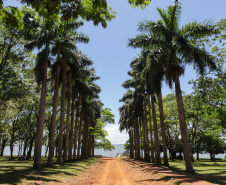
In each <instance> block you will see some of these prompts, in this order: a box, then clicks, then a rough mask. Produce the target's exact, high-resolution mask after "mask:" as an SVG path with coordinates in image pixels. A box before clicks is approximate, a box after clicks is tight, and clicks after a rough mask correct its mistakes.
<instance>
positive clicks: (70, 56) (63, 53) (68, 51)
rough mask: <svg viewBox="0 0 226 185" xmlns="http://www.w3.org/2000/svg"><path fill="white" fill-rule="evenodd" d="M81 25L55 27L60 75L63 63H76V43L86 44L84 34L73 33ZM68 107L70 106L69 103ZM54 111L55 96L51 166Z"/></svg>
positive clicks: (55, 107) (86, 40)
mask: <svg viewBox="0 0 226 185" xmlns="http://www.w3.org/2000/svg"><path fill="white" fill-rule="evenodd" d="M82 25H83V22H81V21H67V22H64V21H61V22H59V23H58V25H57V27H56V28H55V38H54V40H53V48H52V55H57V59H58V60H57V62H58V63H59V64H58V65H57V66H58V67H61V70H63V73H62V74H64V73H65V71H64V70H65V66H64V65H66V63H65V61H66V62H68V60H73V61H75V63H76V62H77V59H76V55H75V54H74V51H75V50H76V49H77V47H76V43H77V42H82V43H87V42H88V41H89V38H88V37H87V36H85V35H84V34H78V33H77V32H76V31H75V29H78V28H79V27H80V26H82ZM63 61H64V62H63ZM77 65H78V64H77ZM59 74H60V73H57V74H56V76H55V78H56V79H57V78H59ZM64 81H65V79H64V78H63V79H62V82H64ZM62 84H63V83H62ZM56 91H57V92H58V89H55V93H57V92H56ZM62 92H63V93H64V92H65V90H64V89H62ZM55 93H54V96H55ZM61 97H62V98H63V99H64V98H65V95H62V94H61ZM62 101H65V100H62ZM68 106H70V101H69V105H68ZM63 109H64V108H63ZM63 109H61V111H62V112H61V117H62V119H61V129H63V127H62V125H63V122H64V121H63V120H64V119H63ZM68 110H69V109H68ZM56 111H57V94H56V97H55V98H54V107H53V116H52V124H51V130H50V149H49V157H48V164H49V165H52V160H53V152H54V137H55V127H56ZM68 121H69V119H68ZM67 134H68V132H67ZM59 139H62V130H61V131H60V137H59ZM58 144H59V145H62V144H61V141H59V142H58ZM66 145H67V144H66ZM66 147H67V146H66ZM59 149H60V150H59V152H61V147H59ZM66 154H67V153H65V155H66ZM58 157H59V155H58ZM58 162H59V163H60V162H61V160H60V159H59V158H58Z"/></svg>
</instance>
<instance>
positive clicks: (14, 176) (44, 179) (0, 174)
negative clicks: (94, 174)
mask: <svg viewBox="0 0 226 185" xmlns="http://www.w3.org/2000/svg"><path fill="white" fill-rule="evenodd" d="M97 160H98V159H97V158H90V159H85V160H76V161H67V162H64V163H62V164H60V165H59V164H56V163H55V164H54V166H53V167H49V166H47V165H46V161H47V158H45V157H43V158H42V162H43V167H42V168H39V169H35V168H33V161H32V160H26V161H19V160H18V159H17V158H16V159H15V161H9V157H0V184H13V185H14V184H23V183H24V184H27V183H34V182H36V183H37V181H38V183H40V184H45V183H48V182H65V181H66V179H67V178H70V177H73V176H77V175H78V174H79V173H81V172H82V171H84V170H86V169H88V168H89V167H90V166H91V165H92V164H93V163H95V162H97ZM55 161H56V159H55Z"/></svg>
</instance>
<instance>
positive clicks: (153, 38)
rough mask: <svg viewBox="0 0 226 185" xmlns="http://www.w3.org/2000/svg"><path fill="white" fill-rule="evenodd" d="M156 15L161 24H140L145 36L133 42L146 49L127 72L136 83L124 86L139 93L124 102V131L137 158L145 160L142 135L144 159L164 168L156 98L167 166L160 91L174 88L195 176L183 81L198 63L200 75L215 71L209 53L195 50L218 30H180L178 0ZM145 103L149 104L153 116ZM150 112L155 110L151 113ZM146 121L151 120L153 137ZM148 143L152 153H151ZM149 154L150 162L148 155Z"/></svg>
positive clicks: (203, 26) (194, 26) (205, 26)
mask: <svg viewBox="0 0 226 185" xmlns="http://www.w3.org/2000/svg"><path fill="white" fill-rule="evenodd" d="M157 11H158V12H159V15H160V19H159V20H158V21H157V22H153V21H145V22H141V23H139V26H138V30H139V31H141V32H143V34H140V35H137V36H136V37H135V38H132V39H129V40H128V47H131V48H141V49H142V51H141V54H140V55H139V57H137V58H136V59H135V60H134V61H132V62H131V68H132V70H131V71H129V73H128V74H129V75H130V76H131V79H130V80H127V81H126V82H125V83H124V84H123V87H125V88H127V89H129V88H133V89H134V91H131V90H129V91H128V92H127V93H126V94H125V95H124V96H123V98H122V99H121V101H122V102H124V104H123V105H122V107H121V108H120V109H119V110H120V114H121V117H120V121H119V122H120V129H121V130H124V129H127V130H128V131H129V133H130V142H131V143H134V144H135V148H136V150H135V158H138V159H139V158H140V141H139V134H141V133H142V136H143V137H142V138H143V139H142V145H143V149H144V159H145V160H149V159H151V160H152V162H155V163H157V164H161V158H160V149H159V136H158V130H157V129H158V127H157V120H156V112H155V99H156V97H157V99H158V106H159V113H160V123H161V133H162V135H161V137H162V145H163V152H164V163H163V164H164V165H167V166H168V161H167V148H166V138H165V129H164V115H163V106H162V96H161V86H162V82H163V81H165V82H166V83H167V84H168V85H169V87H170V88H172V86H173V83H174V84H175V93H176V98H177V108H178V116H179V123H180V130H181V140H182V146H183V153H184V159H185V164H186V172H193V171H194V170H193V166H192V160H191V155H190V146H189V142H188V136H187V125H186V120H185V111H184V105H183V98H182V94H181V88H180V76H181V75H182V74H184V69H185V65H186V64H193V65H194V68H195V69H196V71H197V72H198V73H199V74H201V75H202V74H203V73H204V71H206V70H207V67H209V69H211V70H214V69H216V64H215V60H214V58H213V57H212V56H211V55H210V54H208V52H207V51H205V50H203V49H200V48H198V47H196V46H194V45H193V44H192V43H194V42H195V40H196V39H198V38H200V37H203V36H210V35H212V34H216V33H217V30H216V29H215V27H214V25H211V24H210V23H209V22H207V23H197V22H192V23H188V24H186V25H185V26H183V27H182V28H180V27H179V20H180V16H181V3H180V2H179V1H178V0H175V4H174V5H171V6H169V7H168V8H167V9H166V10H165V9H160V8H158V9H157ZM156 95H157V96H156ZM150 98H151V103H150ZM146 104H148V111H147V108H146ZM150 106H151V108H150ZM150 109H152V112H151V111H150ZM147 112H148V115H149V116H148V117H147ZM151 117H152V120H151ZM147 118H149V124H150V126H149V127H150V136H149V133H148V126H147V123H148V121H147ZM152 121H153V125H154V127H153V126H152V123H151V122H152ZM141 128H142V129H141ZM153 130H154V137H153ZM133 135H134V139H135V140H134V139H133ZM149 138H150V143H151V145H150V146H151V149H149ZM133 140H134V142H133ZM131 150H133V148H131ZM150 151H151V157H150V156H149V153H150ZM154 153H155V155H154ZM131 156H133V153H131Z"/></svg>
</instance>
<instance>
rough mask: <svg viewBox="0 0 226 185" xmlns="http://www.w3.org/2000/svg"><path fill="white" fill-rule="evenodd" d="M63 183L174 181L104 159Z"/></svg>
mask: <svg viewBox="0 0 226 185" xmlns="http://www.w3.org/2000/svg"><path fill="white" fill-rule="evenodd" d="M63 182H64V183H63V184H74V185H91V184H92V185H137V184H142V185H149V184H155V185H166V184H171V182H172V181H171V180H169V179H168V180H166V179H165V178H164V177H161V176H159V175H158V174H153V173H151V172H150V171H146V170H144V169H143V168H140V167H139V166H137V165H133V164H131V163H129V162H126V161H123V160H122V159H120V158H116V157H115V158H107V157H104V158H100V159H99V163H97V164H95V165H93V166H92V167H91V168H90V169H89V170H87V171H86V172H84V173H82V174H80V175H79V176H77V177H73V178H71V179H65V181H63ZM61 184H62V183H61Z"/></svg>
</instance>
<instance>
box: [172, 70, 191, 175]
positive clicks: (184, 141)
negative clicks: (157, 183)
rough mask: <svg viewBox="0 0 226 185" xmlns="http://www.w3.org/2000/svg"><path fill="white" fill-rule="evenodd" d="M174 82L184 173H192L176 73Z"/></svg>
mask: <svg viewBox="0 0 226 185" xmlns="http://www.w3.org/2000/svg"><path fill="white" fill-rule="evenodd" d="M174 81H175V90H176V98H177V109H178V117H179V122H180V130H181V137H182V146H183V153H184V159H185V165H186V172H187V173H193V172H194V169H193V166H192V161H191V156H190V149H189V142H188V136H187V125H186V120H185V112H184V104H183V98H182V94H181V88H180V80H179V74H178V72H175V73H174Z"/></svg>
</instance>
